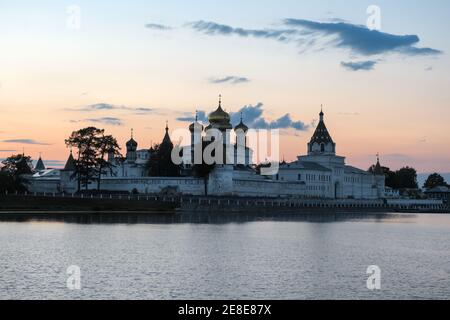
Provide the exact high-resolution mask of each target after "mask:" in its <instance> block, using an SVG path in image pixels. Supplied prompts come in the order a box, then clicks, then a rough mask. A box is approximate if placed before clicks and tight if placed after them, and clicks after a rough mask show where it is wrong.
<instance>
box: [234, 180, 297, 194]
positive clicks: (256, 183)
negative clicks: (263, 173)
mask: <svg viewBox="0 0 450 320" xmlns="http://www.w3.org/2000/svg"><path fill="white" fill-rule="evenodd" d="M233 193H234V194H235V195H238V196H245V197H269V198H277V197H299V198H300V197H304V196H305V185H304V184H302V183H299V182H288V181H273V180H259V179H255V180H240V179H234V180H233Z"/></svg>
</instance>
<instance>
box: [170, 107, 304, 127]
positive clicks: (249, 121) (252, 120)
mask: <svg viewBox="0 0 450 320" xmlns="http://www.w3.org/2000/svg"><path fill="white" fill-rule="evenodd" d="M241 114H242V117H243V120H244V123H245V124H246V125H247V126H248V127H249V128H252V129H294V130H296V131H307V130H308V129H309V128H310V127H311V125H310V124H305V123H304V122H302V121H294V120H293V119H292V117H291V115H290V114H285V115H284V116H282V117H280V118H278V119H275V120H267V119H266V118H265V117H264V105H263V103H261V102H260V103H257V104H255V105H251V104H249V105H246V106H244V107H242V108H241V109H240V110H239V111H238V112H231V113H230V118H231V123H232V124H233V126H236V125H237V124H238V123H239V122H240V121H241ZM198 119H199V121H201V122H203V123H208V117H207V115H206V112H205V111H199V112H198ZM177 120H178V121H181V122H193V121H195V117H192V116H190V117H189V116H187V117H179V118H177Z"/></svg>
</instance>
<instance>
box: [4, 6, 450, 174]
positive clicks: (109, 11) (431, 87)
mask: <svg viewBox="0 0 450 320" xmlns="http://www.w3.org/2000/svg"><path fill="white" fill-rule="evenodd" d="M373 4H375V5H377V6H379V8H380V9H381V20H380V21H381V30H380V31H369V29H367V27H366V21H367V19H368V17H369V15H368V14H367V8H368V7H369V6H370V5H373ZM78 9H79V13H80V15H79V16H78ZM449 12H450V1H448V0H431V1H423V0H417V1H406V0H397V1H392V0H391V1H376V2H374V1H372V0H371V1H362V0H353V1H349V0H345V1H337V0H335V1H331V0H329V1H320V2H319V1H312V0H311V1H298V0H281V1H268V0H244V1H243V0H239V1H237V0H236V1H220V2H219V1H206V0H205V1H195V0H191V1H184V0H164V1H152V0H147V1H144V0H142V1H138V0H127V1H100V0H85V1H81V0H72V1H63V0H41V1H24V0H14V1H12V0H0V39H1V40H0V41H1V47H0V158H5V157H7V156H9V155H11V154H12V153H16V152H22V150H23V149H25V153H27V154H30V155H31V156H32V157H33V158H37V157H38V156H39V153H40V152H41V153H42V157H43V159H44V161H47V164H48V165H53V166H60V165H61V163H63V162H64V161H65V160H66V159H67V156H68V150H67V149H66V147H65V145H64V139H65V138H67V136H69V135H70V133H71V132H72V131H74V130H76V129H79V128H82V127H85V126H89V125H94V126H97V127H101V128H105V129H106V131H107V133H109V134H112V135H114V136H115V137H116V138H117V139H118V140H119V142H120V143H121V145H122V147H124V144H125V142H126V140H128V139H129V136H130V129H131V128H134V132H135V139H136V140H137V141H138V143H139V148H148V147H149V146H150V143H151V142H152V141H153V142H159V141H160V140H161V139H162V137H163V134H164V126H165V122H166V120H168V121H169V126H170V128H171V129H175V128H181V127H186V126H188V125H189V121H190V120H191V119H190V118H192V117H193V115H194V112H195V110H200V111H203V112H205V113H206V114H207V113H209V112H211V111H213V110H214V109H215V108H216V107H217V100H218V95H219V94H222V96H223V105H224V107H225V108H226V110H227V111H228V112H233V113H235V118H236V116H237V115H238V114H239V112H240V111H241V110H242V108H244V107H245V106H246V108H245V109H244V118H245V119H244V120H245V121H246V122H247V123H248V124H250V126H253V127H255V128H263V127H268V126H271V127H273V128H277V129H280V130H281V132H282V137H281V140H282V141H281V153H282V156H284V157H285V158H286V159H287V160H294V159H295V158H296V156H297V155H299V154H304V153H306V143H307V142H308V140H309V139H310V137H311V135H312V133H313V131H314V124H315V123H316V121H317V119H318V113H319V112H320V105H321V104H323V106H324V112H325V121H326V124H327V126H328V129H329V131H330V133H331V135H332V137H333V138H334V140H335V142H336V143H337V151H338V153H339V154H340V155H343V156H346V157H347V162H348V163H349V164H352V165H356V166H358V167H361V168H368V167H369V166H370V165H371V164H372V163H373V162H374V161H375V154H377V152H379V153H380V154H381V159H382V162H383V165H386V166H389V167H391V168H392V169H397V168H399V167H401V166H404V165H409V166H413V167H415V168H417V169H418V171H419V172H434V171H437V172H450V126H449V119H450V104H449V103H450V59H449V55H448V53H449V52H450V37H449V36H448V31H449V30H450V19H449ZM78 21H79V22H80V23H79V24H78ZM200 115H202V113H200ZM255 117H256V118H255Z"/></svg>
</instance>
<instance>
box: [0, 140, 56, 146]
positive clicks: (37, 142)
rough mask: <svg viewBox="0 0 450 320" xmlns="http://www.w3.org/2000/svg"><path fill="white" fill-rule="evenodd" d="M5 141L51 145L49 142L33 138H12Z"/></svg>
mask: <svg viewBox="0 0 450 320" xmlns="http://www.w3.org/2000/svg"><path fill="white" fill-rule="evenodd" d="M3 142H4V143H17V144H34V145H40V146H49V145H50V144H49V143H45V142H40V141H36V140H33V139H11V140H3Z"/></svg>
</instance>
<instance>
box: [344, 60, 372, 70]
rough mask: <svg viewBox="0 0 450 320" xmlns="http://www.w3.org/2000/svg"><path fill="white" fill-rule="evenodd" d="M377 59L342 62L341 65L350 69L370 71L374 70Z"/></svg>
mask: <svg viewBox="0 0 450 320" xmlns="http://www.w3.org/2000/svg"><path fill="white" fill-rule="evenodd" d="M377 63H378V62H377V61H372V60H369V61H357V62H344V61H342V62H341V66H342V67H343V68H345V69H347V70H350V71H361V70H363V71H369V70H373V69H374V67H375V65H376V64H377Z"/></svg>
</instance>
